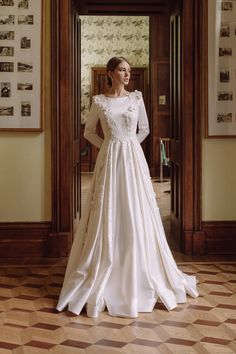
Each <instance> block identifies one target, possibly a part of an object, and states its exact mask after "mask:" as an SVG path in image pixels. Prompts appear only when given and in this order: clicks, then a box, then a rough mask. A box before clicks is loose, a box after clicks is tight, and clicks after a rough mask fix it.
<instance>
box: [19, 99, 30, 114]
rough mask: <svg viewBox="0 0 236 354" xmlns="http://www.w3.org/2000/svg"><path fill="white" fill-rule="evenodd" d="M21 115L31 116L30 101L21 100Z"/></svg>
mask: <svg viewBox="0 0 236 354" xmlns="http://www.w3.org/2000/svg"><path fill="white" fill-rule="evenodd" d="M21 116H22V117H29V116H31V104H30V102H21Z"/></svg>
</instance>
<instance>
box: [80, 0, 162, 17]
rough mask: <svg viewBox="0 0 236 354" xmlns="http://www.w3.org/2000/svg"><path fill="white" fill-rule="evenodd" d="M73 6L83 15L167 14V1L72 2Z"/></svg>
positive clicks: (96, 0) (87, 0) (109, 0)
mask: <svg viewBox="0 0 236 354" xmlns="http://www.w3.org/2000/svg"><path fill="white" fill-rule="evenodd" d="M74 3H75V6H76V7H77V10H78V11H79V13H80V14H83V15H89V14H91V15H95V14H97V15H99V14H102V15H104V14H105V15H107V14H114V12H115V14H116V15H124V14H128V15H130V14H141V15H149V14H150V13H152V14H168V12H169V0H148V1H145V0H137V1H135V0H121V1H118V0H102V1H98V0H74Z"/></svg>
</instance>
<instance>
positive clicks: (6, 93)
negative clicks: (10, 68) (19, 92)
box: [1, 82, 11, 98]
mask: <svg viewBox="0 0 236 354" xmlns="http://www.w3.org/2000/svg"><path fill="white" fill-rule="evenodd" d="M1 97H4V98H6V97H7V98H8V97H11V83H10V82H1Z"/></svg>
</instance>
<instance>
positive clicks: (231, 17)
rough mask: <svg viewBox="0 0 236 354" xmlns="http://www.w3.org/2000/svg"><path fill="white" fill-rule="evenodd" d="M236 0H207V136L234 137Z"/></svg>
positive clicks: (235, 126)
mask: <svg viewBox="0 0 236 354" xmlns="http://www.w3.org/2000/svg"><path fill="white" fill-rule="evenodd" d="M235 19H236V0H228V1H222V0H208V8H207V13H206V14H205V21H206V28H207V29H208V41H207V45H206V54H207V65H206V66H207V87H206V95H207V98H208V99H206V102H207V104H206V125H205V126H206V129H205V136H206V138H232V137H236V61H235V54H236V38H235V36H236V20H235Z"/></svg>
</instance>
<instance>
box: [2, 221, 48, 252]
mask: <svg viewBox="0 0 236 354" xmlns="http://www.w3.org/2000/svg"><path fill="white" fill-rule="evenodd" d="M50 232H51V222H8V223H7V222H6V223H0V257H5V258H6V257H7V258H15V257H46V256H48V236H49V234H50Z"/></svg>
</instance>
